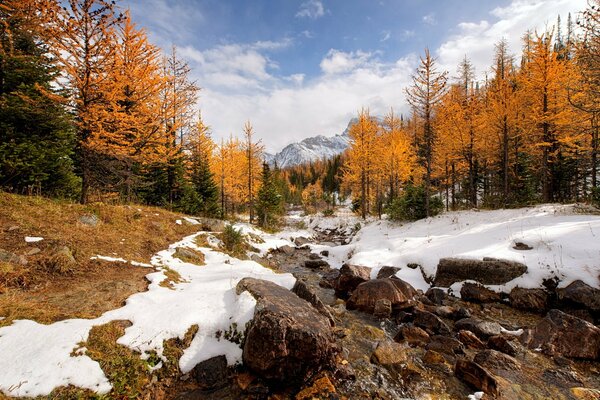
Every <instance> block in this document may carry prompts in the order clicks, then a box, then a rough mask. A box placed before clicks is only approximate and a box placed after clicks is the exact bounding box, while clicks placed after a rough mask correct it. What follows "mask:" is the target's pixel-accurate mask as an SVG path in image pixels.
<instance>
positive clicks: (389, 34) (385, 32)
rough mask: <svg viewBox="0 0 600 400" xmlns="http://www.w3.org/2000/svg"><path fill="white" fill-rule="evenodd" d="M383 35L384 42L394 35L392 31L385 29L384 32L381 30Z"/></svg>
mask: <svg viewBox="0 0 600 400" xmlns="http://www.w3.org/2000/svg"><path fill="white" fill-rule="evenodd" d="M381 35H382V38H381V41H382V42H385V41H387V40H389V39H390V38H391V37H392V33H391V32H390V31H383V32H381Z"/></svg>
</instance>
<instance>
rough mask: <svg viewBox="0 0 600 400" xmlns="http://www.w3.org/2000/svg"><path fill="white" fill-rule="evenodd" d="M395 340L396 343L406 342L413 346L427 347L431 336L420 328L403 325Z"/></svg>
mask: <svg viewBox="0 0 600 400" xmlns="http://www.w3.org/2000/svg"><path fill="white" fill-rule="evenodd" d="M394 340H395V341H396V342H402V341H405V342H407V343H408V344H409V345H411V346H425V345H426V344H427V343H429V340H430V339H429V334H428V333H427V332H425V331H424V330H423V329H421V328H419V327H418V326H414V325H403V326H402V327H401V328H400V330H399V331H398V333H397V334H396V336H395V337H394Z"/></svg>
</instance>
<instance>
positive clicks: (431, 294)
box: [425, 287, 448, 305]
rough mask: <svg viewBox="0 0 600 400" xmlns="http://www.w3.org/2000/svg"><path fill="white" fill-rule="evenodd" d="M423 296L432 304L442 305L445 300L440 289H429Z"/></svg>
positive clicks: (443, 291) (443, 293)
mask: <svg viewBox="0 0 600 400" xmlns="http://www.w3.org/2000/svg"><path fill="white" fill-rule="evenodd" d="M425 296H426V297H427V298H428V299H429V301H431V302H432V303H433V304H437V305H442V304H443V302H444V300H446V297H448V296H447V295H446V291H445V290H444V289H440V288H435V287H434V288H429V289H427V292H426V293H425Z"/></svg>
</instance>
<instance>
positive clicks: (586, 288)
mask: <svg viewBox="0 0 600 400" xmlns="http://www.w3.org/2000/svg"><path fill="white" fill-rule="evenodd" d="M558 300H559V301H561V302H563V303H566V304H572V305H577V306H581V307H584V308H586V309H588V310H590V311H593V312H597V311H600V290H598V289H596V288H593V287H591V286H590V285H588V284H586V283H584V282H583V281H575V282H573V283H571V284H570V285H569V286H567V287H566V288H564V289H559V290H558Z"/></svg>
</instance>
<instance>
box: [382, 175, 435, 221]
mask: <svg viewBox="0 0 600 400" xmlns="http://www.w3.org/2000/svg"><path fill="white" fill-rule="evenodd" d="M443 208H444V204H443V203H442V200H441V199H440V198H439V197H437V196H431V197H430V198H429V211H430V216H434V215H437V214H439V213H440V212H441V211H442V210H443ZM387 212H388V215H389V217H390V219H392V220H394V221H403V220H404V221H406V220H408V221H415V220H418V219H422V218H426V217H427V210H426V209H425V188H423V186H414V185H412V184H408V185H407V186H406V187H405V188H404V192H403V194H402V195H401V196H400V197H398V198H397V199H394V200H393V201H392V202H391V204H390V205H389V206H388V209H387Z"/></svg>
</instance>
